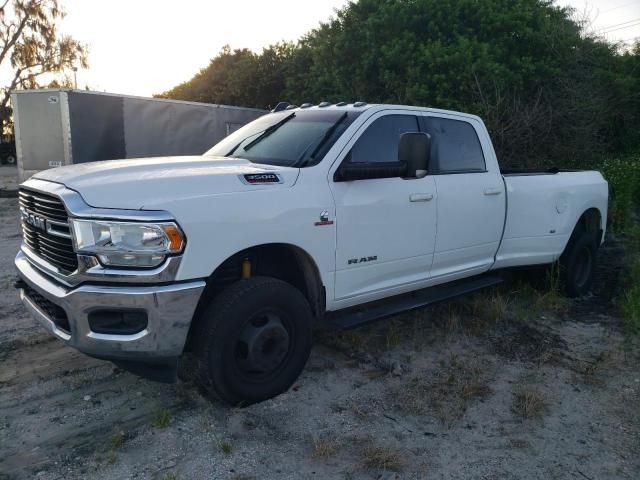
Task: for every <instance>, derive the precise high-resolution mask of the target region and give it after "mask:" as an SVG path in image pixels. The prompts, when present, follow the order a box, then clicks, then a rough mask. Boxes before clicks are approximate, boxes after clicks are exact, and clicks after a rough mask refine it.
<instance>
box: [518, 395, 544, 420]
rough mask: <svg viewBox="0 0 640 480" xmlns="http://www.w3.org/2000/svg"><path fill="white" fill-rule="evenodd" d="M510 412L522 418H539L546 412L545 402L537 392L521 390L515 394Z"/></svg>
mask: <svg viewBox="0 0 640 480" xmlns="http://www.w3.org/2000/svg"><path fill="white" fill-rule="evenodd" d="M511 410H512V411H513V413H515V414H516V415H518V416H520V417H522V418H534V417H541V416H542V415H543V414H544V413H545V411H546V410H547V402H546V399H545V397H544V395H543V394H542V392H540V391H539V390H536V389H532V388H522V389H520V390H518V391H516V392H515V394H514V397H513V404H512V405H511Z"/></svg>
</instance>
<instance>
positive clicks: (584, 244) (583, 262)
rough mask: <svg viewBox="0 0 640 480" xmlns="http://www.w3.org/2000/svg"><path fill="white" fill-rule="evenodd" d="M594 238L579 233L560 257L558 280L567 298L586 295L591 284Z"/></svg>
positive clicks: (593, 263) (588, 233)
mask: <svg viewBox="0 0 640 480" xmlns="http://www.w3.org/2000/svg"><path fill="white" fill-rule="evenodd" d="M596 253H597V245H596V236H595V235H594V234H593V233H592V232H582V233H579V234H578V235H577V236H576V237H575V238H574V239H572V240H571V242H570V243H569V245H568V246H567V249H566V250H565V252H564V253H563V254H562V256H561V257H560V280H561V281H562V285H563V287H564V291H565V293H566V295H567V296H568V297H581V296H583V295H586V294H587V293H588V292H589V290H591V286H592V284H593V274H594V271H595V266H596Z"/></svg>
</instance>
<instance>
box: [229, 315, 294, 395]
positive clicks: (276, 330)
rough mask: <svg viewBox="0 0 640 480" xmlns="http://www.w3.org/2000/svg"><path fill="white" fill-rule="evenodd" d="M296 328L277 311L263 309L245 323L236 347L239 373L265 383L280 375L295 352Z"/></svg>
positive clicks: (234, 351)
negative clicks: (292, 352) (293, 345)
mask: <svg viewBox="0 0 640 480" xmlns="http://www.w3.org/2000/svg"><path fill="white" fill-rule="evenodd" d="M292 329H293V325H292V323H291V322H290V321H289V320H288V317H287V316H286V315H284V314H282V313H281V312H277V311H275V310H271V309H268V310H263V311H260V312H258V313H256V314H254V315H252V316H251V317H250V318H249V319H247V321H246V322H244V324H243V326H242V328H241V329H240V332H239V335H238V337H237V339H236V341H235V344H234V346H233V358H234V364H235V370H236V372H237V373H238V374H240V375H241V376H242V377H244V378H245V379H247V380H251V381H256V382H261V381H266V380H268V379H269V378H272V377H273V376H275V375H277V374H278V373H279V372H280V371H281V370H282V368H283V366H284V365H286V363H287V360H288V358H289V357H290V355H291V351H292V348H291V347H292V338H293V335H294V332H293V331H292Z"/></svg>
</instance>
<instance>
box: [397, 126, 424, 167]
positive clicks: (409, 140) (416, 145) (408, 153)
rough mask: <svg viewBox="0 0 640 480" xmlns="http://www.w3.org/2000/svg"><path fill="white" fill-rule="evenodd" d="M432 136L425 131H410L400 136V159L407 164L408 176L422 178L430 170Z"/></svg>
mask: <svg viewBox="0 0 640 480" xmlns="http://www.w3.org/2000/svg"><path fill="white" fill-rule="evenodd" d="M430 156H431V136H430V135H429V134H427V133H423V132H408V133H403V134H402V135H401V136H400V144H399V146H398V161H399V162H400V163H404V164H405V165H407V173H406V176H407V178H422V177H424V176H425V175H426V174H427V171H428V170H429V158H430Z"/></svg>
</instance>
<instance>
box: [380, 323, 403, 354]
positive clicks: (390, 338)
mask: <svg viewBox="0 0 640 480" xmlns="http://www.w3.org/2000/svg"><path fill="white" fill-rule="evenodd" d="M401 340H402V337H401V334H400V326H399V324H398V322H397V321H391V322H389V326H388V328H387V331H386V334H385V337H384V343H385V346H386V348H387V350H391V349H392V348H393V347H397V346H398V345H400V341H401Z"/></svg>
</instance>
